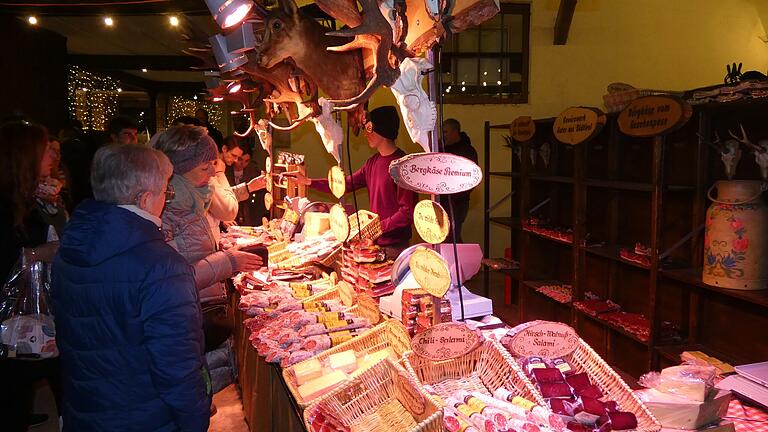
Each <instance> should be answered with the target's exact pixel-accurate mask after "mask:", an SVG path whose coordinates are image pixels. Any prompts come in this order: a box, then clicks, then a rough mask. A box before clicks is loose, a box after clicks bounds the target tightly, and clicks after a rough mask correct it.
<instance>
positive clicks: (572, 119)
mask: <svg viewBox="0 0 768 432" xmlns="http://www.w3.org/2000/svg"><path fill="white" fill-rule="evenodd" d="M605 121H606V117H605V114H603V112H602V111H600V110H599V109H597V108H587V107H571V108H568V109H567V110H565V111H563V112H562V113H560V115H559V116H557V119H555V124H554V125H553V126H552V132H553V133H554V135H555V138H557V140H558V141H560V142H561V143H564V144H571V145H576V144H581V143H583V142H584V141H588V140H590V139H592V138H593V137H595V136H596V135H597V134H598V133H600V131H601V130H603V126H605Z"/></svg>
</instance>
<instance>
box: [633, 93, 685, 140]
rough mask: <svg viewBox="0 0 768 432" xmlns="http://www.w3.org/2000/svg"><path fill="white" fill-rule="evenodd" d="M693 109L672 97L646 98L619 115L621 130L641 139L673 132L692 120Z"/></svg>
mask: <svg viewBox="0 0 768 432" xmlns="http://www.w3.org/2000/svg"><path fill="white" fill-rule="evenodd" d="M692 113H693V109H692V108H691V106H690V105H688V104H687V103H685V101H683V100H680V99H677V98H673V97H670V96H645V97H641V98H638V99H635V100H633V101H632V103H630V104H629V106H627V107H626V108H624V111H622V112H621V114H619V119H618V123H619V130H621V131H622V132H623V133H625V134H627V135H629V136H633V137H639V138H647V137H652V136H655V135H661V134H664V133H669V132H672V131H674V130H676V129H679V128H680V127H682V126H683V125H684V124H685V123H687V122H688V119H690V118H691V114H692Z"/></svg>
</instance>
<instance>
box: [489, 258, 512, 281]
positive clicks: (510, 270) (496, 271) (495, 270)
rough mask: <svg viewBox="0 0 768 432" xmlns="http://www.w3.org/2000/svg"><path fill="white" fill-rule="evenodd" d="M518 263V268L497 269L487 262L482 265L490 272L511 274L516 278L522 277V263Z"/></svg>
mask: <svg viewBox="0 0 768 432" xmlns="http://www.w3.org/2000/svg"><path fill="white" fill-rule="evenodd" d="M515 262H517V261H515ZM517 265H518V268H511V269H495V268H493V267H491V266H489V265H487V264H482V266H483V267H485V268H486V270H488V271H489V272H493V273H501V274H505V275H507V276H511V277H513V278H515V279H520V267H519V266H520V263H519V262H517Z"/></svg>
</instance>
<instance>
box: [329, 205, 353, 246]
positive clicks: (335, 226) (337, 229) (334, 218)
mask: <svg viewBox="0 0 768 432" xmlns="http://www.w3.org/2000/svg"><path fill="white" fill-rule="evenodd" d="M330 215H331V231H333V235H334V236H336V239H337V240H338V241H340V242H344V241H347V238H348V237H349V217H348V216H347V212H346V211H345V210H344V207H342V206H341V205H340V204H336V205H335V206H333V207H331V211H330Z"/></svg>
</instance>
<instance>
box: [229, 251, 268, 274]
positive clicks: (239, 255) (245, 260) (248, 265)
mask: <svg viewBox="0 0 768 432" xmlns="http://www.w3.org/2000/svg"><path fill="white" fill-rule="evenodd" d="M227 253H230V254H232V257H233V258H234V260H235V268H234V270H235V271H236V272H250V271H254V270H258V269H260V268H261V267H262V266H264V262H263V261H262V259H261V257H260V256H258V255H254V254H252V253H248V252H243V251H240V250H229V251H227Z"/></svg>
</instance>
